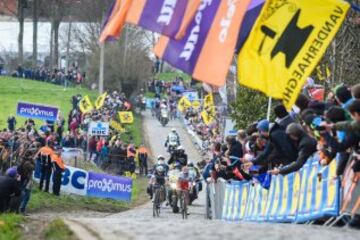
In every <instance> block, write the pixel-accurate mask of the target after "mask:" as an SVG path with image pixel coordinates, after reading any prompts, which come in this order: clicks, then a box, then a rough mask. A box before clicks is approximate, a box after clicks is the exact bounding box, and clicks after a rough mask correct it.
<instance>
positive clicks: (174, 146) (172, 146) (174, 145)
mask: <svg viewBox="0 0 360 240" xmlns="http://www.w3.org/2000/svg"><path fill="white" fill-rule="evenodd" d="M177 147H178V144H177V143H171V142H170V143H169V145H168V153H170V155H172V154H173V153H174V152H175V151H176V149H177Z"/></svg>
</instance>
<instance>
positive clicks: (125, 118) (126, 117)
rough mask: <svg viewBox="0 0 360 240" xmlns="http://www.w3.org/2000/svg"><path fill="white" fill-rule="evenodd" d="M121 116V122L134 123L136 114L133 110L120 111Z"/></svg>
mask: <svg viewBox="0 0 360 240" xmlns="http://www.w3.org/2000/svg"><path fill="white" fill-rule="evenodd" d="M119 118H120V122H121V123H133V122H134V115H133V113H132V112H119Z"/></svg>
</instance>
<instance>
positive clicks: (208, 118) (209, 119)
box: [201, 110, 214, 125]
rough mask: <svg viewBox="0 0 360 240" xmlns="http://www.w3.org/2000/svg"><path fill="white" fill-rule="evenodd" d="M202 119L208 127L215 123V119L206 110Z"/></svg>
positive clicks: (202, 114)
mask: <svg viewBox="0 0 360 240" xmlns="http://www.w3.org/2000/svg"><path fill="white" fill-rule="evenodd" d="M201 117H202V119H203V121H204V123H205V124H206V125H209V124H210V123H212V122H213V121H214V118H213V117H212V116H210V114H209V113H208V112H207V111H206V110H204V111H202V112H201Z"/></svg>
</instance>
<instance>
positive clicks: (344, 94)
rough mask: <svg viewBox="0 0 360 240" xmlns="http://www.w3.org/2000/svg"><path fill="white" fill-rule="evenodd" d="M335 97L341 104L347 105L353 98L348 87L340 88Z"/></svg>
mask: <svg viewBox="0 0 360 240" xmlns="http://www.w3.org/2000/svg"><path fill="white" fill-rule="evenodd" d="M335 95H336V97H337V98H338V99H339V101H340V102H341V103H346V102H347V101H349V100H350V99H351V98H352V95H351V92H350V90H349V89H348V88H347V87H346V86H341V87H338V88H337V89H336V92H335Z"/></svg>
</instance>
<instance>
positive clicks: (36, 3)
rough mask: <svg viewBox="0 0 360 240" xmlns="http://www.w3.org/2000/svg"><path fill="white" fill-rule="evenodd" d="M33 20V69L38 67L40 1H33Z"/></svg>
mask: <svg viewBox="0 0 360 240" xmlns="http://www.w3.org/2000/svg"><path fill="white" fill-rule="evenodd" d="M32 20H33V54H32V67H33V68H35V67H36V65H37V55H38V48H37V47H38V44H37V40H38V21H39V0H33V2H32Z"/></svg>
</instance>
